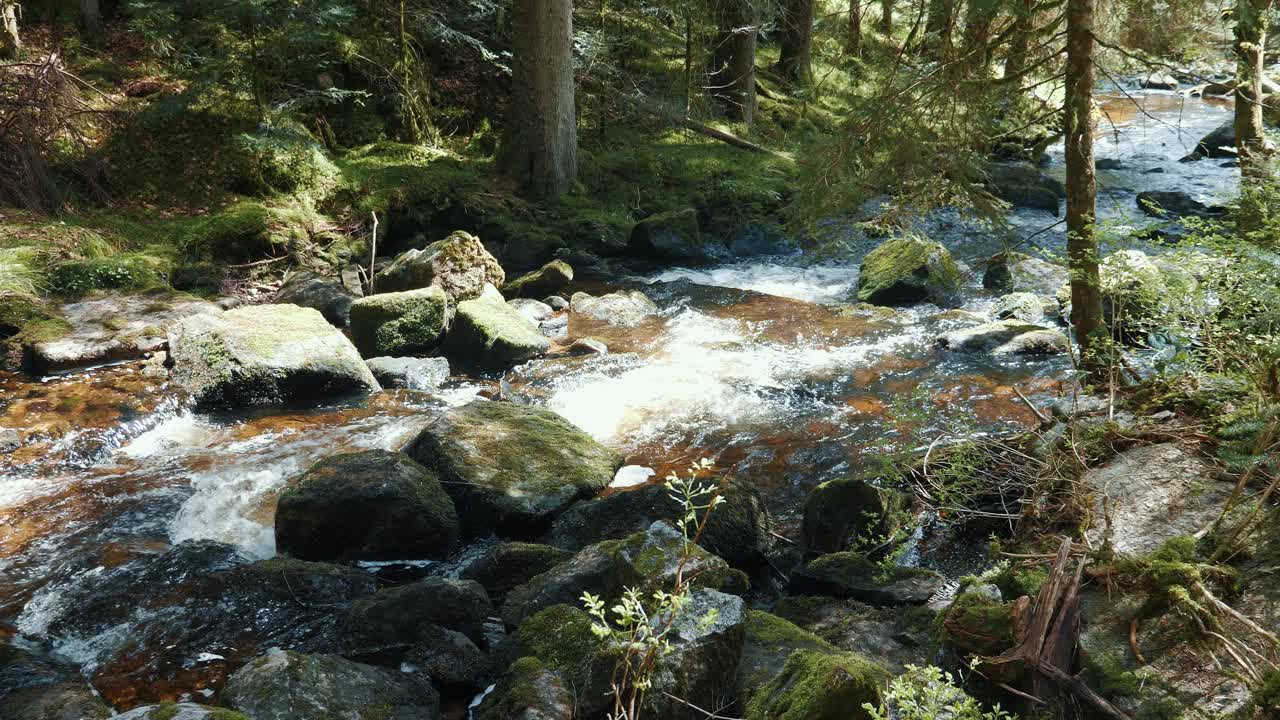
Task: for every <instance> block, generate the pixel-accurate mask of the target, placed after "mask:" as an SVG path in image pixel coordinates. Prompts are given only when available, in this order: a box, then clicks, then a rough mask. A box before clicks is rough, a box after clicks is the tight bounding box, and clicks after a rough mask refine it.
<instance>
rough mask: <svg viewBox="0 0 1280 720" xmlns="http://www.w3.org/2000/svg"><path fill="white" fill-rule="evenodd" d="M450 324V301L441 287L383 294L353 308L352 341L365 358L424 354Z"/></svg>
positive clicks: (358, 301)
mask: <svg viewBox="0 0 1280 720" xmlns="http://www.w3.org/2000/svg"><path fill="white" fill-rule="evenodd" d="M448 321H449V298H448V296H446V295H445V294H444V291H443V290H441V289H440V288H438V287H427V288H422V289H420V290H408V291H406V292H393V293H379V294H377V295H370V296H368V297H363V298H360V299H359V300H356V301H355V302H354V303H353V304H352V305H351V339H352V340H353V341H354V342H355V345H356V348H357V349H358V350H360V354H362V355H364V356H365V357H378V356H391V357H396V356H401V355H423V354H425V353H428V352H430V351H431V350H432V349H433V348H435V346H436V345H437V344H439V342H440V335H441V334H442V333H443V332H444V329H445V326H446V325H448Z"/></svg>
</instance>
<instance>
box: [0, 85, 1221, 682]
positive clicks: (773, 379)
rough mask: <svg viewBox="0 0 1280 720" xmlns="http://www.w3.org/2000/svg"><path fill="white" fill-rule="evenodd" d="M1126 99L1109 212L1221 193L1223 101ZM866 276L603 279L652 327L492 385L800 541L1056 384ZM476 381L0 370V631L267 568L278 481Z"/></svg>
mask: <svg viewBox="0 0 1280 720" xmlns="http://www.w3.org/2000/svg"><path fill="white" fill-rule="evenodd" d="M1140 99H1141V108H1140V109H1135V107H1134V105H1133V103H1132V102H1130V101H1129V100H1127V99H1126V98H1124V97H1122V96H1117V97H1115V98H1110V99H1104V102H1103V108H1104V109H1105V111H1106V115H1107V117H1108V118H1109V123H1104V126H1103V128H1101V129H1100V130H1099V137H1098V154H1099V157H1102V158H1113V159H1116V160H1118V161H1120V163H1121V164H1120V169H1117V170H1104V171H1102V172H1101V173H1100V183H1101V185H1102V193H1101V201H1100V205H1101V207H1102V208H1103V210H1102V215H1103V216H1104V217H1105V218H1107V219H1108V220H1112V221H1115V222H1133V223H1135V224H1136V223H1139V222H1146V220H1145V219H1143V218H1141V216H1140V213H1138V211H1137V207H1136V205H1135V204H1134V194H1135V193H1136V192H1137V191H1139V190H1145V189H1177V190H1184V191H1189V192H1194V193H1198V194H1201V195H1203V196H1204V197H1205V198H1206V199H1212V198H1215V197H1218V196H1223V195H1226V194H1229V193H1230V191H1231V190H1232V188H1233V187H1234V186H1235V184H1236V182H1237V178H1238V174H1237V171H1236V170H1234V169H1232V168H1229V167H1223V166H1222V164H1221V162H1220V161H1216V160H1205V161H1202V162H1199V163H1192V164H1179V163H1178V162H1177V160H1178V158H1180V157H1182V156H1183V155H1185V154H1186V153H1187V152H1188V151H1190V150H1191V149H1192V148H1193V147H1194V145H1195V142H1196V141H1197V140H1198V138H1199V137H1201V136H1203V135H1204V134H1205V133H1207V132H1208V131H1209V130H1212V129H1213V128H1214V127H1216V126H1217V125H1219V124H1220V123H1221V122H1222V121H1224V120H1225V119H1227V118H1228V117H1229V107H1224V106H1222V105H1220V104H1218V103H1213V102H1207V101H1201V100H1193V99H1188V98H1182V97H1180V96H1177V95H1172V94H1164V95H1162V94H1146V95H1143V96H1142V97H1141V98H1140ZM1112 125H1114V128H1113V127H1112ZM1050 157H1051V164H1050V166H1049V168H1048V169H1047V172H1049V173H1050V174H1054V173H1058V174H1060V173H1061V149H1060V148H1059V149H1057V150H1052V151H1051V152H1050ZM1055 222H1056V218H1055V217H1054V216H1053V215H1052V214H1050V213H1045V212H1036V211H1023V210H1020V211H1017V212H1015V213H1013V218H1012V222H1011V230H1010V234H1009V235H1008V236H1005V237H1001V236H999V235H998V234H996V233H994V232H993V231H992V230H991V229H990V228H988V227H986V226H983V225H981V224H976V223H970V222H964V221H961V220H959V219H957V218H954V217H951V216H949V215H947V214H945V213H942V214H938V215H936V216H934V217H931V218H930V219H929V220H928V223H929V224H930V225H931V234H932V235H933V236H934V237H935V238H937V239H939V240H941V241H943V242H944V244H946V245H948V246H949V247H950V248H951V249H952V251H953V252H954V253H955V254H956V256H957V258H958V259H960V260H962V261H965V262H968V263H973V262H975V261H978V260H981V259H983V258H985V257H987V256H989V255H990V254H991V252H993V251H994V250H998V249H999V248H1000V247H1001V246H1002V245H1005V244H1008V243H1011V242H1012V243H1016V242H1018V241H1019V240H1020V239H1025V238H1026V237H1027V236H1028V235H1031V234H1032V233H1036V232H1037V231H1041V230H1043V229H1044V228H1046V227H1049V228H1051V229H1050V230H1047V231H1043V232H1039V233H1038V234H1037V235H1035V237H1034V239H1033V240H1032V243H1031V244H1033V245H1035V246H1038V247H1043V248H1046V249H1049V250H1060V248H1061V244H1062V238H1063V235H1062V233H1061V229H1060V228H1052V225H1053V223H1055ZM859 260H860V258H856V257H855V258H850V259H849V260H848V262H847V263H845V264H830V265H810V264H807V263H806V262H805V259H804V258H803V257H778V258H761V259H754V260H751V261H743V262H738V263H733V264H728V265H723V266H719V267H715V268H709V269H708V268H702V269H683V268H675V269H669V270H666V271H664V272H661V273H658V274H656V275H649V276H637V277H628V278H619V279H616V280H615V281H613V284H614V285H616V286H617V287H625V288H640V289H643V290H644V291H645V292H646V293H647V294H649V295H650V296H651V297H653V298H654V299H655V300H656V301H657V302H658V304H659V307H660V308H661V312H660V314H659V315H657V316H655V317H652V318H649V319H648V320H647V321H645V322H644V323H642V324H641V325H639V326H635V327H625V328H623V327H612V326H609V325H606V324H604V323H602V322H599V321H594V320H592V319H590V318H586V317H583V316H579V315H572V314H571V316H570V319H569V326H568V336H569V337H581V336H587V335H590V336H594V337H598V338H600V339H602V340H604V341H605V342H606V343H607V344H608V345H609V347H610V349H611V352H610V353H609V354H608V355H604V356H589V357H577V358H560V359H546V360H538V361H534V362H532V363H529V364H528V365H525V366H523V367H520V368H517V369H515V370H513V371H512V372H511V373H509V374H508V377H507V380H508V381H509V382H510V383H511V388H512V389H513V392H514V395H515V398H516V400H517V401H522V402H533V403H537V404H542V405H545V406H547V407H549V408H551V409H554V410H555V411H557V412H559V413H560V414H562V415H563V416H565V417H566V418H568V419H569V420H570V421H571V422H573V423H575V424H577V425H578V426H580V427H582V428H583V429H584V430H586V431H587V432H589V433H591V434H592V435H594V436H595V437H596V438H598V439H599V440H600V441H602V442H604V443H606V444H608V445H611V446H614V447H616V448H619V449H620V450H621V451H622V452H623V453H624V454H625V455H626V456H627V462H628V463H630V464H635V465H641V466H647V467H651V468H653V469H654V470H656V471H657V477H662V476H663V475H665V474H666V472H668V471H670V470H673V469H680V468H682V467H683V466H684V465H686V464H687V463H688V462H690V461H692V460H696V459H698V458H701V457H708V458H711V459H713V460H714V461H715V462H716V464H717V466H718V467H719V468H720V469H722V470H724V471H727V472H732V473H734V474H736V475H738V476H740V477H743V478H747V479H749V480H750V481H751V482H753V483H755V484H756V485H757V486H758V487H759V488H760V489H761V491H762V492H763V494H764V497H765V498H766V500H767V502H768V504H769V506H770V508H771V510H772V511H773V512H774V513H775V515H776V516H777V518H778V520H779V528H778V529H779V532H780V533H781V534H783V535H789V534H792V533H794V531H795V529H796V526H797V522H798V520H797V517H796V508H797V507H798V506H799V503H800V501H801V500H802V498H803V497H804V495H805V493H807V492H808V490H809V489H810V488H812V487H813V486H814V485H816V484H818V483H820V482H822V481H824V480H827V479H830V478H833V477H839V476H842V475H846V474H854V473H863V472H869V471H874V470H875V468H877V467H879V466H880V465H879V464H880V463H883V462H884V461H885V458H887V457H890V456H891V455H892V453H893V452H895V451H900V450H909V449H912V448H916V447H919V446H921V445H925V444H928V443H929V442H931V441H933V440H935V439H937V438H938V437H939V436H946V437H954V438H959V437H966V436H978V435H983V434H992V433H1000V432H1007V431H1011V430H1016V429H1019V428H1023V427H1027V426H1029V425H1030V424H1031V423H1032V422H1033V421H1034V420H1035V417H1034V415H1033V414H1032V412H1031V411H1030V410H1029V409H1028V408H1026V407H1025V406H1024V405H1023V404H1022V402H1021V401H1020V400H1019V399H1018V397H1017V394H1016V392H1015V388H1016V389H1017V390H1020V391H1021V392H1022V393H1024V394H1026V395H1028V396H1030V397H1031V398H1033V399H1034V400H1036V401H1037V402H1040V403H1041V404H1043V403H1045V402H1048V401H1049V400H1050V399H1052V398H1053V397H1056V396H1059V395H1063V394H1067V393H1069V392H1070V391H1071V387H1070V385H1069V383H1068V382H1067V381H1066V380H1065V378H1067V376H1068V371H1069V369H1070V368H1069V364H1068V361H1067V360H1065V359H1061V358H1056V359H1024V358H996V357H990V356H984V355H964V354H958V353H951V352H947V351H943V350H940V349H938V348H937V347H935V345H934V342H933V338H934V337H935V336H936V335H937V334H939V333H940V332H942V331H945V330H947V329H949V328H950V327H952V326H953V323H954V322H955V321H953V320H949V319H947V316H946V315H945V314H942V313H941V311H940V309H939V308H936V307H932V306H927V305H925V306H917V307H914V308H911V309H908V310H903V311H897V312H878V311H874V310H869V309H865V308H858V307H856V306H854V305H851V304H850V302H849V300H850V296H851V294H852V289H853V288H854V287H855V284H856V281H857V266H858V262H859ZM593 289H599V288H593ZM992 299H993V298H992V297H991V296H990V295H989V294H987V293H985V292H984V291H983V290H981V288H980V283H979V282H978V280H977V278H976V277H975V278H971V281H970V286H969V287H967V288H966V290H965V293H964V300H965V305H964V309H965V310H968V311H972V312H976V313H979V314H983V315H987V316H989V315H990V307H991V303H992ZM491 385H492V379H483V378H455V379H453V381H452V382H451V384H450V385H449V386H448V387H449V389H448V390H446V391H444V392H442V393H438V394H435V395H430V396H428V395H424V394H420V393H415V392H409V391H391V392H383V393H379V394H377V395H374V396H371V397H368V398H361V399H351V400H347V401H344V402H341V403H335V404H333V405H331V406H327V407H322V408H316V409H311V410H305V411H303V410H280V409H275V410H272V409H263V410H258V411H254V412H249V413H238V414H225V415H209V414H198V413H193V412H191V411H190V410H187V409H185V408H183V407H182V406H181V405H180V404H179V403H178V402H177V401H176V400H175V396H174V393H173V392H172V391H171V390H170V388H168V387H167V385H166V379H165V373H164V372H163V369H162V368H159V367H157V366H154V365H151V364H148V363H136V364H129V365H123V366H116V367H111V368H100V369H96V370H92V371H87V372H84V373H79V374H74V375H69V376H62V377H58V378H51V379H34V378H28V377H21V376H17V375H0V429H2V428H12V429H14V430H16V431H17V432H18V434H19V435H20V436H21V437H22V439H23V441H22V444H21V446H20V447H19V448H18V449H17V450H14V451H12V452H10V453H9V454H8V455H7V456H6V457H5V458H4V460H3V461H2V462H0V621H3V622H5V623H7V624H12V625H13V626H15V627H16V630H17V632H19V633H21V634H22V635H23V636H25V637H26V638H28V639H29V640H32V641H37V642H39V641H45V640H50V639H51V638H49V636H48V635H49V622H50V618H51V617H53V616H55V615H56V614H57V613H58V612H60V611H61V603H62V602H63V599H64V597H65V596H66V594H67V591H68V589H69V588H72V587H74V586H76V585H77V583H80V582H82V581H83V580H84V579H85V578H88V577H93V576H97V575H101V574H102V573H105V572H109V571H110V570H111V569H112V568H116V567H119V566H121V565H122V564H124V563H128V562H131V561H134V560H136V559H138V558H145V557H149V556H154V555H155V554H156V553H158V552H161V551H163V550H164V549H165V548H168V547H170V546H171V545H174V544H176V543H179V542H181V541H184V540H190V539H212V540H218V541H222V542H226V543H231V544H233V545H235V546H237V547H238V548H239V549H240V551H241V552H242V553H243V554H244V555H246V556H248V557H250V558H267V557H271V556H272V555H273V554H274V552H275V548H274V539H273V531H272V522H273V513H274V501H275V498H276V497H277V495H278V494H279V492H280V491H281V489H282V488H283V487H284V486H285V484H286V483H287V482H288V480H289V478H291V477H293V476H295V475H297V474H298V473H300V472H301V471H303V470H304V469H306V468H307V467H308V466H309V465H310V464H311V463H313V462H315V461H316V460H318V459H320V458H322V457H324V456H326V455H329V454H333V453H338V452H342V451H348V450H354V449H363V448H388V449H395V448H399V447H400V446H402V445H403V444H404V443H405V442H406V441H407V440H408V439H410V438H411V437H413V436H414V434H415V433H416V432H417V431H418V430H420V429H421V428H422V427H423V425H424V424H425V423H426V422H428V421H429V420H430V418H431V417H432V415H433V414H435V413H437V412H439V411H440V410H441V409H442V408H445V407H448V406H450V405H455V404H459V403H463V402H468V401H470V400H472V399H474V398H475V397H476V394H477V393H478V392H479V391H480V390H482V389H483V388H485V387H489V386H491ZM52 640H53V642H52V645H53V648H52V649H53V650H56V651H58V652H60V653H61V654H63V655H64V656H66V657H68V658H69V659H70V660H72V661H76V662H82V663H83V662H91V661H92V660H93V658H94V657H95V650H94V647H95V645H94V642H93V638H90V639H88V640H85V639H84V638H79V639H77V640H76V641H75V642H72V641H69V640H67V639H66V638H52ZM191 661H192V662H194V659H193V660H191ZM144 681H145V678H144V679H141V680H138V681H137V682H144Z"/></svg>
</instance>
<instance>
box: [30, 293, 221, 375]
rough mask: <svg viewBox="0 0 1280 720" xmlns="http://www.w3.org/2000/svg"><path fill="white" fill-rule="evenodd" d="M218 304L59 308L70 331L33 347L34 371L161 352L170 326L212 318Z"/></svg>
mask: <svg viewBox="0 0 1280 720" xmlns="http://www.w3.org/2000/svg"><path fill="white" fill-rule="evenodd" d="M221 313H222V309H221V308H219V307H218V306H217V305H215V304H213V303H210V302H205V301H203V300H196V299H195V298H192V297H190V296H182V295H179V296H176V297H174V296H165V295H155V294H142V295H112V296H107V297H102V298H97V299H94V300H85V301H83V302H77V303H71V304H68V305H64V306H62V316H63V318H64V319H65V320H66V321H67V322H68V323H69V324H70V326H71V328H70V331H69V332H68V333H67V334H65V335H63V336H62V337H60V338H58V339H57V340H47V341H45V342H38V343H36V344H35V345H33V346H32V347H31V364H32V366H33V367H32V369H33V370H35V372H37V373H62V372H69V371H71V370H76V369H78V368H84V367H89V366H92V365H101V364H103V363H111V362H120V361H124V360H136V359H138V358H141V357H144V356H146V355H147V354H148V353H152V352H155V351H157V350H162V349H164V347H165V345H166V343H167V342H168V338H167V337H166V334H167V332H168V329H169V327H170V326H172V325H173V324H174V323H176V322H177V321H179V320H181V319H183V318H186V317H191V316H196V315H200V316H205V315H208V316H216V315H219V314H221Z"/></svg>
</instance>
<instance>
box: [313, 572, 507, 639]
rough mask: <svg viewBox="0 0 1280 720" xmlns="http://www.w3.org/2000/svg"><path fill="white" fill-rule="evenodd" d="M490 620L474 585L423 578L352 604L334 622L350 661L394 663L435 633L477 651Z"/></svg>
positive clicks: (485, 601)
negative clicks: (463, 639)
mask: <svg viewBox="0 0 1280 720" xmlns="http://www.w3.org/2000/svg"><path fill="white" fill-rule="evenodd" d="M492 614H493V605H492V603H490V602H489V596H488V595H487V594H486V593H485V591H484V588H483V587H481V586H480V583H477V582H475V581H473V580H454V579H452V578H443V577H429V578H425V579H422V580H419V581H417V582H414V583H410V584H408V585H401V586H398V587H392V588H387V589H386V590H382V591H380V592H378V593H377V594H376V595H372V596H370V597H364V598H362V599H360V600H359V601H358V602H356V603H353V604H352V605H351V607H350V608H348V609H347V610H346V611H344V612H343V613H342V614H341V616H340V617H339V618H338V635H339V638H340V640H339V647H340V648H341V650H342V654H343V655H348V656H352V657H371V656H383V657H386V656H388V655H390V656H392V657H395V656H398V655H403V654H404V653H407V652H409V651H410V650H411V649H412V648H413V647H414V646H416V645H418V644H419V643H421V642H422V641H423V638H426V637H429V636H431V635H435V634H437V633H438V632H439V628H445V629H448V630H454V631H457V632H460V633H462V634H463V635H465V636H467V638H468V639H470V640H471V641H472V642H473V643H476V644H477V645H483V644H485V642H486V640H485V635H484V623H485V621H486V620H487V619H488V618H489V616H490V615H492Z"/></svg>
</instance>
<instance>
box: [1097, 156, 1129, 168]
mask: <svg viewBox="0 0 1280 720" xmlns="http://www.w3.org/2000/svg"><path fill="white" fill-rule="evenodd" d="M1093 166H1094V167H1095V168H1097V169H1098V170H1123V169H1124V161H1122V160H1120V159H1119V158H1098V159H1097V160H1095V161H1094V162H1093Z"/></svg>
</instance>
